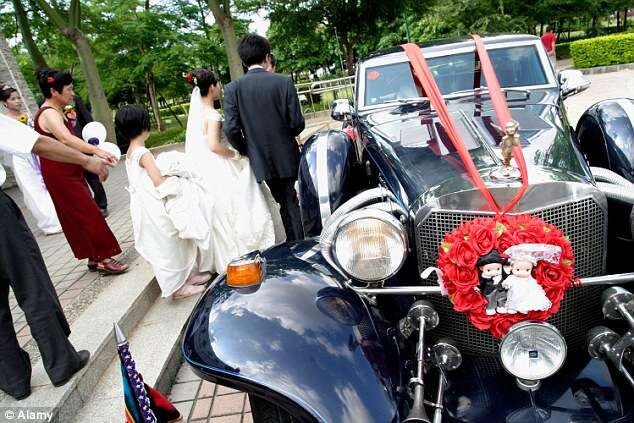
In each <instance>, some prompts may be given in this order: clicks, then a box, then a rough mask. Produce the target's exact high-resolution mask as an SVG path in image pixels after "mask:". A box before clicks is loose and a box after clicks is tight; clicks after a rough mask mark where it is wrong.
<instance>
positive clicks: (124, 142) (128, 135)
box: [114, 104, 150, 151]
mask: <svg viewBox="0 0 634 423" xmlns="http://www.w3.org/2000/svg"><path fill="white" fill-rule="evenodd" d="M114 126H115V129H116V131H117V144H119V148H121V151H125V150H127V149H128V147H129V146H130V141H131V140H132V139H134V138H136V137H138V136H139V135H141V134H142V133H143V132H144V131H149V130H150V115H149V114H148V112H147V111H146V110H145V109H144V108H143V107H141V106H137V105H135V104H128V105H127V106H123V107H122V108H120V109H119V110H118V111H117V114H116V115H115V118H114Z"/></svg>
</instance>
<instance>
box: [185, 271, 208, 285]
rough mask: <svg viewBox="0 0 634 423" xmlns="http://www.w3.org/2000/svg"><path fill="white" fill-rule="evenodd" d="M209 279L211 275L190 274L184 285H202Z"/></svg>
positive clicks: (206, 273)
mask: <svg viewBox="0 0 634 423" xmlns="http://www.w3.org/2000/svg"><path fill="white" fill-rule="evenodd" d="M210 279H211V273H209V272H205V273H192V274H191V275H189V277H188V278H187V280H186V281H185V285H204V284H206V283H207V282H209V280H210Z"/></svg>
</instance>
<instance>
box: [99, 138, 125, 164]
mask: <svg viewBox="0 0 634 423" xmlns="http://www.w3.org/2000/svg"><path fill="white" fill-rule="evenodd" d="M99 148H101V149H102V150H104V151H107V152H108V153H110V154H112V155H113V156H114V157H115V158H116V159H117V161H119V159H120V158H121V149H120V148H119V146H118V145H117V144H113V143H111V142H104V143H103V144H101V145H99Z"/></svg>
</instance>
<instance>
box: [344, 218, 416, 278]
mask: <svg viewBox="0 0 634 423" xmlns="http://www.w3.org/2000/svg"><path fill="white" fill-rule="evenodd" d="M333 247H334V248H333V250H334V254H333V255H334V257H335V259H336V260H337V263H339V266H341V268H342V269H343V270H344V272H346V273H347V274H348V275H349V276H350V277H352V278H354V279H358V280H361V281H380V280H384V279H387V278H389V277H390V276H392V275H394V274H395V273H396V272H398V271H399V270H400V268H401V266H402V265H403V263H404V262H405V258H406V257H407V249H408V244H407V236H406V234H405V228H404V227H403V225H402V224H401V222H400V221H399V220H398V219H396V218H395V217H394V216H392V215H391V214H389V213H387V212H384V211H382V210H376V209H363V210H358V211H356V212H352V213H350V215H349V216H347V217H346V218H345V219H343V220H342V221H341V224H340V225H339V229H338V231H337V234H336V235H335V239H334V242H333Z"/></svg>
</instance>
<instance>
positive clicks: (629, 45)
mask: <svg viewBox="0 0 634 423" xmlns="http://www.w3.org/2000/svg"><path fill="white" fill-rule="evenodd" d="M570 55H571V56H572V60H573V61H574V63H575V67H576V68H591V67H594V66H607V65H618V64H620V63H632V62H634V34H633V33H622V34H614V35H606V36H604V37H596V38H588V39H585V40H578V41H575V42H573V43H572V44H571V45H570Z"/></svg>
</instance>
